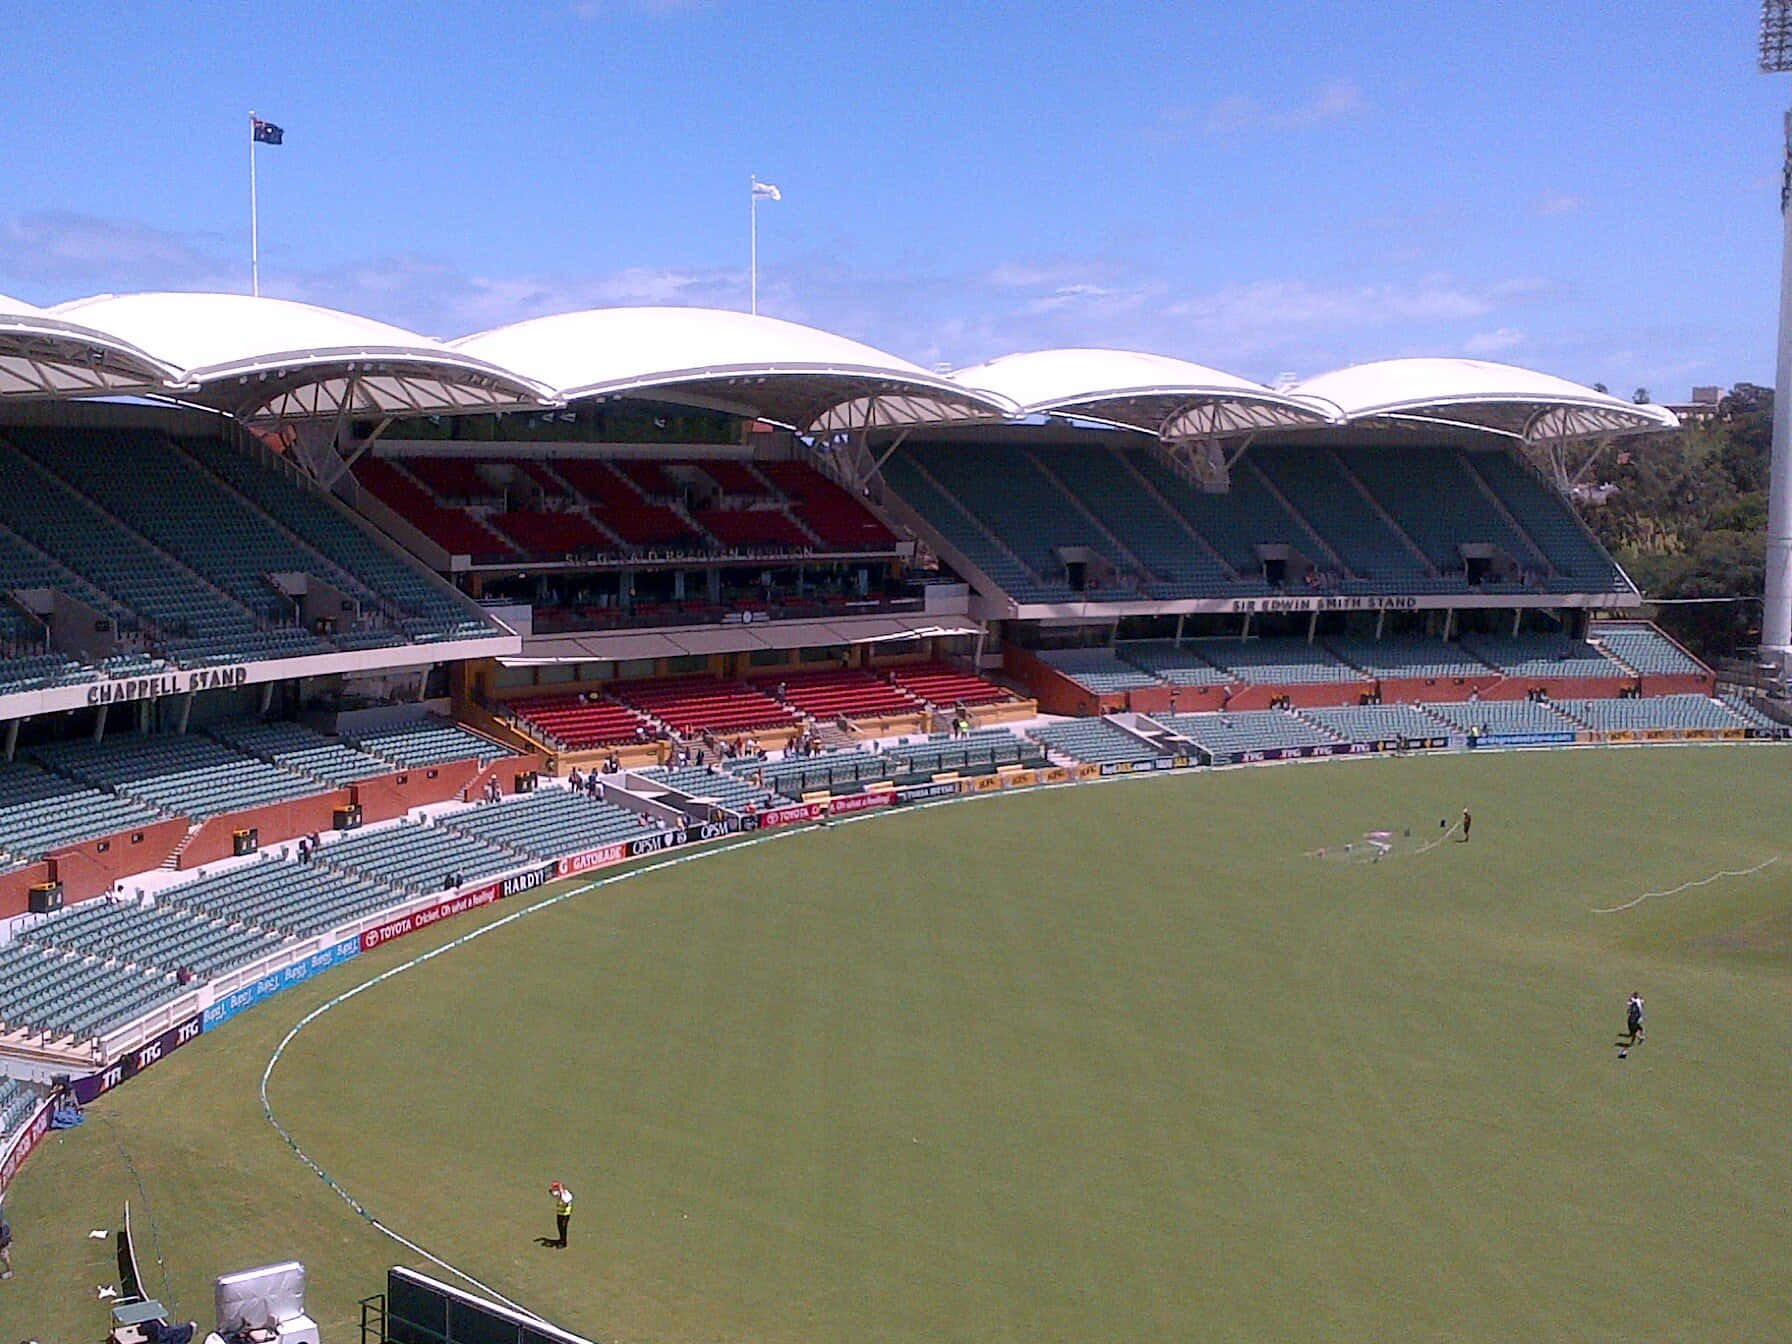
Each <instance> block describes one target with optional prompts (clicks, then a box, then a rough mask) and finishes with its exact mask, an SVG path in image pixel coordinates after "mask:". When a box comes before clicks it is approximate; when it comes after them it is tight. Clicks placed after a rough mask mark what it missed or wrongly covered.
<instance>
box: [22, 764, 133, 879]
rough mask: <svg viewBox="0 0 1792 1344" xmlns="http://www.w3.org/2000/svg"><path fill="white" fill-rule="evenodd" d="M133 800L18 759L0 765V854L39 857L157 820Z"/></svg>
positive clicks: (30, 857)
mask: <svg viewBox="0 0 1792 1344" xmlns="http://www.w3.org/2000/svg"><path fill="white" fill-rule="evenodd" d="M162 815H163V814H162V812H161V811H160V810H159V809H158V808H156V807H153V806H151V805H150V804H148V803H144V802H140V801H138V800H136V799H134V798H123V797H119V796H118V795H117V794H113V793H106V792H103V791H101V790H99V789H94V788H90V787H88V786H87V785H84V784H78V783H76V782H75V781H74V780H71V779H65V778H63V777H62V776H61V775H54V774H51V773H49V772H48V771H45V770H40V769H38V768H37V767H36V766H35V765H31V764H29V763H27V762H24V761H15V762H12V763H10V764H5V765H0V852H4V853H6V854H9V855H11V856H13V857H14V858H29V859H37V858H42V857H43V856H44V855H45V854H48V853H49V852H50V851H52V850H55V849H60V848H62V847H63V846H65V845H72V844H76V843H78V842H80V841H82V840H91V839H94V838H96V837H98V836H102V835H111V834H114V833H115V832H118V831H128V830H130V829H131V828H132V827H134V826H143V825H146V824H148V823H149V822H152V821H156V820H158V819H160V818H161V816H162Z"/></svg>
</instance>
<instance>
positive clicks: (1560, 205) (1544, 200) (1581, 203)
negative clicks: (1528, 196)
mask: <svg viewBox="0 0 1792 1344" xmlns="http://www.w3.org/2000/svg"><path fill="white" fill-rule="evenodd" d="M1586 204H1587V202H1586V198H1585V197H1583V196H1571V195H1569V194H1568V193H1566V192H1555V193H1552V194H1549V195H1546V196H1539V197H1538V198H1537V199H1536V200H1535V201H1534V202H1532V204H1531V211H1532V213H1533V214H1539V215H1574V214H1579V213H1580V212H1581V211H1582V210H1584V209H1585V208H1586Z"/></svg>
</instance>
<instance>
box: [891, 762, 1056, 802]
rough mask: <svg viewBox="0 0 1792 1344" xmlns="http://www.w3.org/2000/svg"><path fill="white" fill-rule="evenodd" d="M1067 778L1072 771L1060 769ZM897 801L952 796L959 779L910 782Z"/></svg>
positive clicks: (921, 800)
mask: <svg viewBox="0 0 1792 1344" xmlns="http://www.w3.org/2000/svg"><path fill="white" fill-rule="evenodd" d="M1059 773H1060V774H1062V775H1063V776H1064V777H1065V778H1066V779H1068V778H1070V772H1069V771H1067V770H1064V771H1060V772H1059ZM895 792H896V801H897V802H899V803H924V802H927V801H928V800H929V799H931V798H950V797H952V796H953V795H955V794H956V793H957V792H958V781H957V780H948V781H946V782H944V783H939V784H909V785H905V786H904V787H902V788H900V789H897V790H896V791H895Z"/></svg>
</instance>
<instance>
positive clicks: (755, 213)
mask: <svg viewBox="0 0 1792 1344" xmlns="http://www.w3.org/2000/svg"><path fill="white" fill-rule="evenodd" d="M747 214H748V216H749V217H750V219H751V224H750V230H751V235H752V239H753V242H752V251H751V257H752V261H751V264H750V265H749V266H748V268H747V273H748V275H749V277H750V280H749V282H748V283H749V286H750V289H751V292H752V305H753V307H752V312H753V316H755V317H757V316H759V179H758V178H757V177H756V176H754V175H753V174H751V173H749V174H748V175H747Z"/></svg>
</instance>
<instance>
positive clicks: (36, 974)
mask: <svg viewBox="0 0 1792 1344" xmlns="http://www.w3.org/2000/svg"><path fill="white" fill-rule="evenodd" d="M182 992H183V990H182V987H181V986H180V985H178V984H177V983H175V979H174V977H173V976H172V975H164V974H160V973H158V972H154V971H144V970H136V969H133V968H131V967H128V966H124V965H121V964H119V963H117V962H112V961H102V960H99V959H96V958H91V957H83V956H80V955H78V954H76V953H70V952H55V951H50V950H47V949H45V948H41V947H36V946H33V945H32V944H30V943H26V942H17V941H15V942H12V943H8V944H6V945H5V946H4V947H0V1027H3V1028H4V1029H6V1030H9V1031H26V1032H30V1033H32V1034H33V1035H37V1036H41V1037H43V1038H45V1039H48V1040H57V1039H61V1038H64V1037H68V1038H71V1039H73V1040H76V1041H87V1040H92V1039H94V1038H95V1037H98V1036H103V1035H105V1034H106V1033H107V1032H108V1031H113V1030H116V1029H117V1028H119V1027H122V1026H124V1025H126V1024H127V1023H129V1022H131V1021H132V1020H134V1019H136V1018H138V1017H141V1016H143V1014H145V1013H147V1012H149V1011H150V1010H151V1009H153V1008H158V1007H161V1006H162V1005H163V1004H166V1003H169V1002H171V1001H172V1000H174V999H176V998H178V997H180V995H181V994H182Z"/></svg>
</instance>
